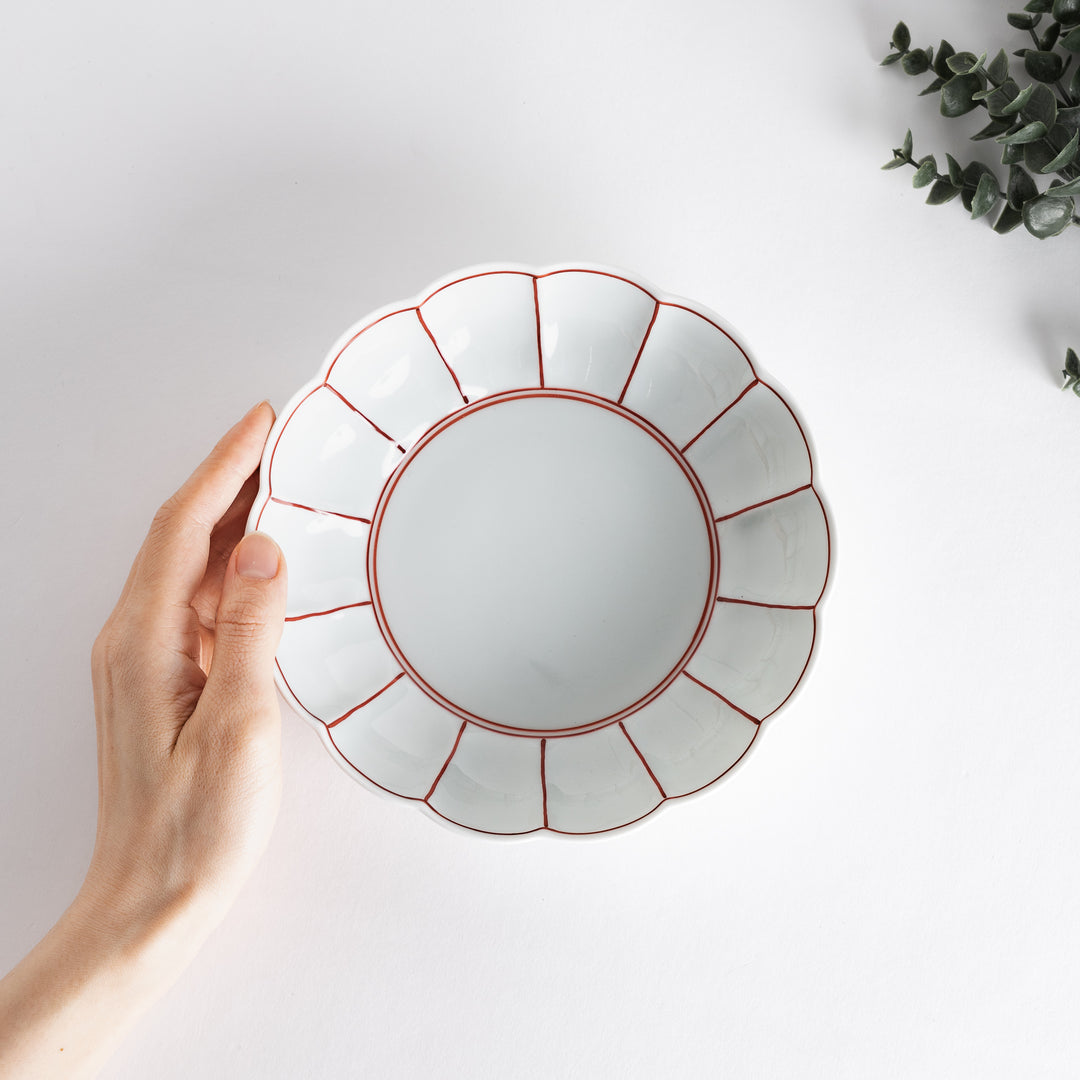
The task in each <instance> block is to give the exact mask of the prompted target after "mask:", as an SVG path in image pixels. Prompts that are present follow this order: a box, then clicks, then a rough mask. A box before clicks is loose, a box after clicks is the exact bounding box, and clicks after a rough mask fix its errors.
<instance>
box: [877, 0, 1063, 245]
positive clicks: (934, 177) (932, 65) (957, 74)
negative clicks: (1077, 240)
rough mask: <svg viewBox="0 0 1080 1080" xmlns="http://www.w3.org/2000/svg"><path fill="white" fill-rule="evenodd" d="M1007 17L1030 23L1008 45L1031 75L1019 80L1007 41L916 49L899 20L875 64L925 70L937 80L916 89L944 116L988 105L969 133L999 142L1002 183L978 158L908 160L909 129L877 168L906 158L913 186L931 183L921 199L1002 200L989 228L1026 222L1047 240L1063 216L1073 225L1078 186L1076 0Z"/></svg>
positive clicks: (1046, 1) (1045, 1)
mask: <svg viewBox="0 0 1080 1080" xmlns="http://www.w3.org/2000/svg"><path fill="white" fill-rule="evenodd" d="M1047 14H1049V15H1050V17H1051V21H1050V24H1049V26H1048V27H1047V28H1046V30H1045V31H1044V32H1043V33H1042V35H1041V36H1040V35H1039V34H1037V33H1036V27H1038V26H1039V25H1040V23H1041V21H1042V19H1043V16H1044V15H1047ZM1008 21H1009V24H1010V25H1011V26H1013V27H1016V28H1018V29H1022V30H1027V31H1028V33H1029V34H1030V35H1031V38H1032V42H1033V44H1034V46H1035V47H1034V48H1026V47H1025V48H1022V49H1019V50H1017V51H1016V52H1015V53H1014V55H1015V56H1019V57H1021V58H1022V59H1023V62H1024V71H1025V73H1026V75H1027V76H1029V77H1030V79H1031V80H1033V81H1027V80H1024V81H1025V82H1026V85H1025V86H1021V85H1020V83H1019V82H1018V81H1017V80H1016V79H1014V78H1013V76H1012V72H1011V70H1010V62H1009V57H1008V55H1007V54H1006V52H1005V50H1004V49H999V50H998V52H997V54H996V55H995V56H994V58H993V60H990V61H989V62H987V55H988V54H987V53H985V52H984V53H982V54H981V55H979V56H976V55H975V54H974V53H972V52H957V51H956V49H954V48H953V46H952V45H950V44H949V42H948V41H945V40H942V41H941V44H940V45H938V47H937V49H936V50H935V49H934V48H932V47H927V48H925V49H918V48H916V49H913V48H912V47H911V31H910V30H908V28H907V26H906V25H905V24H904V23H902V22H901V23H897V25H896V29H895V30H893V36H892V41H891V42H890V45H891V47H892V52H890V53H889V55H888V56H886V57H885V59H884V60H882V64H895V63H899V64H900V66H901V67H902V68H903V69H904V71H906V72H907V73H908V74H909V75H913V76H917V75H922V74H925V73H926V72H928V71H932V72H933V74H934V79H933V81H932V82H931V83H930V84H929V85H928V86H927V87H925V88H924V89H923V91H922V94H933V93H938V94H940V98H941V114H942V115H943V116H948V117H959V116H965V115H966V114H967V113H969V112H973V111H974V110H976V109H979V108H981V109H984V110H985V111H986V113H987V114H988V118H989V123H987V124H986V126H985V127H983V128H982V129H981V130H979V131H977V132H976V133H975V134H974V135H972V136H971V139H972V140H974V141H979V140H983V139H994V140H996V141H997V142H998V143H1000V144H1001V147H1002V152H1001V161H1002V164H1004V165H1007V166H1008V167H1009V180H1008V184H1007V186H1006V190H1004V191H1002V190H1001V187H1000V184H999V183H998V181H997V178H996V175H995V173H994V171H993V170H992V169H990V168H988V167H987V166H986V165H983V164H982V163H981V162H972V163H971V164H970V165H967V166H963V167H962V166H960V165H959V164H958V163H957V162H956V161H955V159H954V158H952V157H948V161H949V170H948V173H947V174H940V173H938V172H937V167H936V164H935V163H934V159H933V158H932V157H924V158H920V159H918V160H915V159H914V158H913V157H912V154H911V145H910V138H911V136H910V132H909V133H908V136H907V137H906V138H905V141H904V145H903V146H902V147H899V148H897V149H894V150H893V158H892V160H891V161H889V162H888V163H886V164H885V165H884V166H883V168H886V169H895V168H898V167H900V166H901V165H912V166H913V167H914V168H915V176H914V177H913V178H912V182H913V183H914V185H915V187H925V186H928V185H930V184H932V185H933V186H932V187H931V189H930V193H929V195H928V197H927V200H926V201H927V202H928V203H930V204H931V205H937V204H940V203H945V202H949V201H950V200H952V199H954V198H955V197H956V196H958V195H959V196H961V201H962V202H963V205H964V208H965V209H966V210H968V211H969V212H970V214H971V216H972V217H975V218H979V217H983V216H984V215H985V214H988V213H990V211H991V210H993V209H994V208H995V207H996V206H997V205H998V204H999V203H1000V202H1001V201H1002V200H1004V202H1005V205H1004V206H1003V207H1002V210H1001V213H1000V214H999V215H998V216H997V219H996V220H995V222H994V231H995V232H999V233H1006V232H1011V231H1012V230H1013V229H1015V228H1016V227H1017V226H1018V225H1023V226H1024V227H1025V228H1026V229H1027V231H1028V232H1029V233H1031V235H1032V236H1035V237H1038V239H1040V240H1045V239H1046V238H1047V237H1050V236H1057V235H1058V234H1059V233H1062V232H1064V231H1065V229H1067V228H1068V227H1069V226H1070V225H1080V217H1078V216H1077V213H1076V203H1075V196H1077V195H1080V63H1074V62H1075V61H1076V55H1075V54H1076V53H1080V0H1030V3H1028V4H1027V6H1026V7H1025V9H1024V11H1023V12H1017V13H1013V14H1010V15H1009V16H1008ZM1059 49H1060V50H1063V52H1062V51H1058V50H1059ZM1070 69H1072V70H1071V74H1070ZM1066 77H1068V86H1066V84H1065V80H1066ZM947 156H948V155H947ZM1036 176H1047V177H1050V181H1049V185H1048V187H1046V188H1045V189H1042V190H1040V189H1039V186H1038V184H1037V183H1036V181H1035V177H1036Z"/></svg>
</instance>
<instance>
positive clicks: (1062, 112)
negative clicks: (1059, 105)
mask: <svg viewBox="0 0 1080 1080" xmlns="http://www.w3.org/2000/svg"><path fill="white" fill-rule="evenodd" d="M1057 122H1058V123H1059V124H1060V125H1061V126H1062V127H1064V128H1067V129H1068V130H1069V131H1080V105H1074V106H1073V107H1072V108H1071V109H1058V114H1057Z"/></svg>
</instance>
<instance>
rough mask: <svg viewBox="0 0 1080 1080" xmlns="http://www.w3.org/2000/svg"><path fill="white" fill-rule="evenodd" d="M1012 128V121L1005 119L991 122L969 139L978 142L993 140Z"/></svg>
mask: <svg viewBox="0 0 1080 1080" xmlns="http://www.w3.org/2000/svg"><path fill="white" fill-rule="evenodd" d="M1011 127H1012V121H1011V120H1008V119H1005V120H999V119H994V120H991V121H990V123H989V124H987V125H986V127H984V128H983V129H982V130H981V131H977V132H976V133H975V134H974V135H972V136H971V138H972V139H973V140H974V141H975V142H978V141H979V140H980V139H993V138H996V137H997V136H998V135H1000V134H1001V133H1002V132H1003V131H1008V130H1009V129H1010V128H1011Z"/></svg>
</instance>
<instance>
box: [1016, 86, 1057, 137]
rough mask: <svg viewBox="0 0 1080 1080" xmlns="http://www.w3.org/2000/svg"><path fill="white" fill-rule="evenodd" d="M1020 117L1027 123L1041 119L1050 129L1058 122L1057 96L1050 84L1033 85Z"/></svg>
mask: <svg viewBox="0 0 1080 1080" xmlns="http://www.w3.org/2000/svg"><path fill="white" fill-rule="evenodd" d="M1020 118H1021V119H1022V120H1023V121H1024V122H1025V123H1031V121H1032V120H1041V121H1042V122H1043V123H1044V124H1045V125H1046V129H1047V130H1048V131H1049V130H1050V128H1052V127H1053V126H1054V125H1055V124H1056V123H1057V98H1056V97H1054V92H1053V91H1052V90H1051V89H1050V87H1048V86H1042V85H1033V86H1032V88H1031V97H1029V98H1028V100H1027V103H1026V104H1025V105H1024V107H1023V108H1022V109H1021V110H1020Z"/></svg>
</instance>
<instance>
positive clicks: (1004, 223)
mask: <svg viewBox="0 0 1080 1080" xmlns="http://www.w3.org/2000/svg"><path fill="white" fill-rule="evenodd" d="M1023 221H1024V215H1023V214H1021V213H1020V211H1019V210H1014V209H1013V208H1012V207H1011V206H1005V207H1003V208H1002V211H1001V213H1000V214H998V219H997V221H995V222H994V232H996V233H1000V234H1002V235H1004V234H1005V233H1007V232H1012V231H1013V229H1015V228H1016V226H1017V225H1020V224H1022V223H1023Z"/></svg>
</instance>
